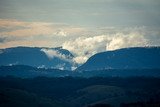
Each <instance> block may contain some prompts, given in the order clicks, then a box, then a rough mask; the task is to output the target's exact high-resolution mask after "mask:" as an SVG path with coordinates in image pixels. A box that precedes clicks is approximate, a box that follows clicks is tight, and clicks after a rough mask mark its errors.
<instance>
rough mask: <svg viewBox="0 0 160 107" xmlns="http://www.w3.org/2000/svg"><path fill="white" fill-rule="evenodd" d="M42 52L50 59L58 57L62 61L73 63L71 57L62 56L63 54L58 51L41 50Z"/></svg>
mask: <svg viewBox="0 0 160 107" xmlns="http://www.w3.org/2000/svg"><path fill="white" fill-rule="evenodd" d="M41 51H42V52H44V53H45V54H46V55H47V57H48V58H49V59H53V58H54V57H58V58H60V59H62V60H65V61H68V62H70V61H71V56H67V55H65V54H62V53H60V52H59V51H57V50H53V49H41Z"/></svg>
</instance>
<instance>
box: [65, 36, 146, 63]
mask: <svg viewBox="0 0 160 107" xmlns="http://www.w3.org/2000/svg"><path fill="white" fill-rule="evenodd" d="M148 44H149V40H148V39H147V38H145V36H144V35H141V34H139V33H129V34H124V33H116V34H112V35H100V36H94V37H79V38H77V39H75V40H74V41H67V42H65V43H64V44H63V48H64V49H68V50H69V51H70V52H72V53H73V54H74V55H75V58H74V61H75V62H77V63H79V64H82V63H84V62H85V61H86V60H87V59H88V58H89V57H91V56H92V55H94V54H96V53H99V52H103V51H108V50H115V49H120V48H126V47H139V46H147V45H148Z"/></svg>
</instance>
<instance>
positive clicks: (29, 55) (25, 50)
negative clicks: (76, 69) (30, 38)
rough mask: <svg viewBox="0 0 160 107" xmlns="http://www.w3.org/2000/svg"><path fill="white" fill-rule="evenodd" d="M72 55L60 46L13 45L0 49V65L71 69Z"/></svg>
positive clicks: (72, 63)
mask: <svg viewBox="0 0 160 107" xmlns="http://www.w3.org/2000/svg"><path fill="white" fill-rule="evenodd" d="M73 57H74V56H73V55H72V54H71V53H70V52H69V51H68V50H65V49H62V48H61V47H57V48H37V47H14V48H6V49H1V50H0V65H29V66H33V67H42V68H55V69H62V70H63V69H64V70H71V67H72V66H73V65H74V62H73V61H72V58H73Z"/></svg>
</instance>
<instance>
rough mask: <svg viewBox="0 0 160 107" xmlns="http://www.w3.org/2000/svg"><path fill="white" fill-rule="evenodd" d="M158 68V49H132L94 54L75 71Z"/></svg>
mask: <svg viewBox="0 0 160 107" xmlns="http://www.w3.org/2000/svg"><path fill="white" fill-rule="evenodd" d="M159 68H160V47H134V48H124V49H118V50H114V51H106V52H102V53H98V54H95V55H93V56H92V57H91V58H89V59H88V61H87V62H86V63H84V64H83V65H82V66H80V67H78V68H77V69H76V70H77V71H92V70H104V69H159Z"/></svg>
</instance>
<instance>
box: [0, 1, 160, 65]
mask: <svg viewBox="0 0 160 107" xmlns="http://www.w3.org/2000/svg"><path fill="white" fill-rule="evenodd" d="M16 46H30V47H59V46H62V48H64V49H67V50H69V51H70V52H72V53H73V55H75V56H76V57H75V61H76V62H78V63H84V62H85V61H86V60H87V59H88V58H89V57H90V56H92V55H94V54H96V53H98V52H103V51H108V50H115V49H120V48H126V47H137V46H160V0H0V48H8V47H16Z"/></svg>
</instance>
